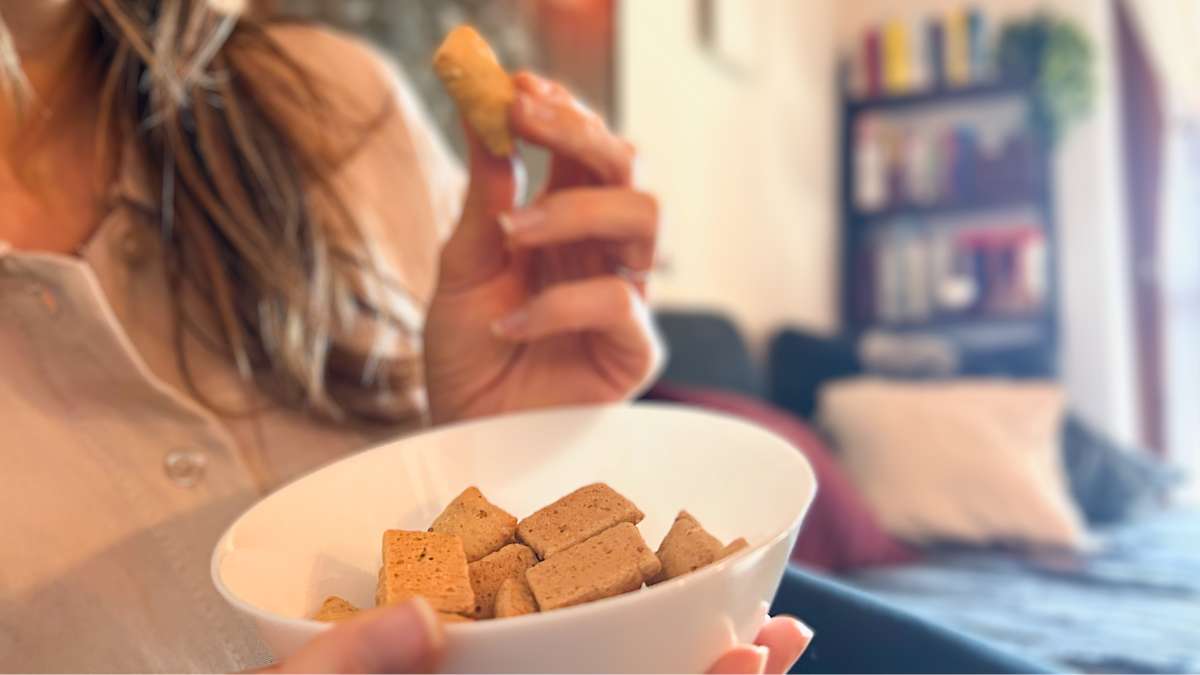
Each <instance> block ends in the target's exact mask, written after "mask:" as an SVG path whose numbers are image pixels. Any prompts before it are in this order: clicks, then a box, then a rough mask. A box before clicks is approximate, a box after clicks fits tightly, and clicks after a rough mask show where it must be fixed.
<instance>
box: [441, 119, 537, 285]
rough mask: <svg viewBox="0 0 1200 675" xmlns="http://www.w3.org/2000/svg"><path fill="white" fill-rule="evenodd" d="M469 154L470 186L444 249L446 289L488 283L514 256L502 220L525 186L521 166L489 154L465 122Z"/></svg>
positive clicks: (443, 270) (513, 160)
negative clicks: (456, 223) (507, 260)
mask: <svg viewBox="0 0 1200 675" xmlns="http://www.w3.org/2000/svg"><path fill="white" fill-rule="evenodd" d="M462 127H463V130H464V132H465V133H466V137H467V149H468V154H469V167H470V185H469V187H468V189H467V197H466V201H465V203H464V204H463V212H462V217H461V218H460V219H459V221H458V226H457V227H456V228H455V230H454V234H453V235H451V237H450V239H449V241H447V242H446V246H445V248H443V249H442V261H441V281H442V284H443V285H448V286H461V285H469V284H472V283H477V282H479V281H481V280H484V279H487V278H488V277H490V276H491V275H492V274H494V273H495V272H496V270H498V269H499V268H500V267H502V266H503V264H504V262H505V259H506V256H507V255H508V253H507V251H506V249H505V246H504V233H503V231H502V230H501V229H500V224H499V221H498V220H497V216H499V215H500V214H502V213H505V212H507V211H511V210H512V209H513V207H515V206H516V204H517V199H518V198H519V197H520V193H521V189H522V187H523V186H522V182H523V180H524V166H523V165H522V164H521V160H520V159H519V158H518V157H517V156H516V155H513V156H511V157H496V156H495V155H493V154H491V153H490V152H488V150H487V149H486V148H485V147H484V146H483V143H482V142H481V141H480V140H479V136H478V135H477V134H476V133H475V132H474V131H473V130H472V129H471V126H470V125H469V124H467V123H466V122H465V121H464V122H463V125H462Z"/></svg>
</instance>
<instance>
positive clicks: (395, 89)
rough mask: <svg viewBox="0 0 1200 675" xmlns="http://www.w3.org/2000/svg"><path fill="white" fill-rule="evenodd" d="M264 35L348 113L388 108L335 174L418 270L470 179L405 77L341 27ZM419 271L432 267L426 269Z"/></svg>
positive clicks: (303, 27) (322, 130)
mask: <svg viewBox="0 0 1200 675" xmlns="http://www.w3.org/2000/svg"><path fill="white" fill-rule="evenodd" d="M267 35H268V37H269V38H270V39H271V41H272V42H273V43H274V44H275V45H277V47H278V49H279V50H281V51H283V52H284V54H285V55H286V56H287V57H288V58H289V59H290V60H291V61H293V62H295V63H296V64H297V65H299V66H300V67H302V68H303V69H304V71H305V72H304V76H305V77H306V78H308V79H309V81H311V82H312V83H314V84H315V86H316V88H317V89H318V91H319V92H320V94H321V95H322V97H324V98H326V99H328V100H329V102H330V103H332V104H333V105H334V106H335V107H336V108H337V109H339V110H341V111H343V112H344V113H346V114H345V115H343V117H348V118H354V117H358V118H362V117H363V116H364V115H365V116H367V117H371V116H372V115H374V114H375V113H376V112H378V111H387V116H386V118H385V119H384V121H383V123H381V124H378V125H373V126H372V131H371V134H372V136H371V138H369V139H365V140H366V142H360V143H355V144H354V147H357V148H358V150H357V152H356V153H355V155H354V156H352V157H350V158H349V161H348V162H347V163H346V164H345V165H343V166H342V168H341V170H340V171H339V176H338V178H339V179H340V182H341V184H342V187H343V189H344V191H345V192H346V193H347V196H348V197H349V198H350V199H351V200H353V202H354V205H355V207H356V209H357V210H360V211H362V212H363V213H362V216H363V218H362V220H363V221H365V222H366V223H367V225H368V228H369V229H371V228H370V224H371V223H374V224H375V225H376V226H377V231H376V232H374V233H369V234H374V235H376V236H375V237H374V238H375V239H377V240H379V241H380V243H381V244H383V247H382V248H383V249H384V250H385V251H387V252H388V253H391V254H392V257H398V258H405V259H406V260H397V262H398V263H400V266H401V267H402V268H404V270H405V272H406V274H405V276H411V275H412V274H413V273H416V268H422V267H424V265H423V264H421V263H422V262H423V261H425V260H431V259H433V258H434V257H435V254H436V250H437V248H438V247H439V246H440V241H441V240H442V239H444V238H445V236H447V234H448V232H449V229H450V227H451V226H452V224H453V222H454V221H455V220H456V219H457V216H458V209H459V208H460V204H461V198H462V194H463V193H464V192H465V183H466V180H465V173H464V172H463V170H462V168H461V166H460V165H459V163H458V161H457V159H456V158H455V157H454V154H453V153H452V152H451V151H450V149H449V147H448V146H447V144H446V143H445V140H444V139H443V138H442V136H441V134H440V133H439V131H438V129H437V126H436V125H435V124H434V123H433V121H432V118H431V117H430V116H429V114H428V113H427V112H426V108H425V106H424V105H423V103H422V101H421V100H420V98H419V97H418V96H417V95H416V92H415V91H414V89H413V87H412V86H411V84H410V83H409V81H408V78H407V77H405V75H404V73H403V71H402V69H401V67H400V66H399V64H398V63H397V62H396V61H395V60H394V59H393V58H391V57H390V56H389V55H387V54H386V53H384V52H383V51H382V50H380V49H378V48H377V47H375V46H374V45H371V44H370V43H368V42H367V41H366V40H363V39H361V38H358V37H356V36H353V35H350V34H348V33H344V32H342V31H338V30H335V29H332V28H327V27H323V26H318V25H314V24H304V23H278V24H274V25H271V26H269V27H268V28H267ZM311 123H313V124H317V125H320V126H319V128H314V129H313V130H312V131H313V132H315V133H316V134H317V135H319V136H326V137H328V136H329V135H330V134H331V133H335V134H336V132H334V131H333V130H331V129H329V128H328V127H327V126H324V125H322V120H321V119H319V118H314V119H312V120H311ZM389 240H392V241H389ZM417 276H420V277H426V276H429V275H428V274H427V273H426V271H425V270H422V271H421V273H419V274H417ZM410 281H415V280H412V279H410ZM412 285H413V286H416V287H418V288H421V289H422V290H425V289H424V287H426V286H427V284H426V283H421V282H416V283H413V284H412Z"/></svg>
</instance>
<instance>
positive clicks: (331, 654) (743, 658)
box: [257, 598, 812, 675]
mask: <svg viewBox="0 0 1200 675" xmlns="http://www.w3.org/2000/svg"><path fill="white" fill-rule="evenodd" d="M811 639H812V632H811V631H809V630H808V628H806V627H805V626H804V624H802V623H800V622H799V621H796V620H795V619H791V618H787V617H776V618H774V619H770V620H768V621H767V623H765V624H764V625H763V628H762V630H761V631H759V633H758V638H757V639H756V640H755V641H754V645H752V646H751V645H746V646H741V647H736V648H734V649H733V650H731V651H730V652H729V653H727V654H725V655H724V656H722V657H721V658H720V659H718V660H717V663H716V664H714V665H713V667H712V669H711V670H710V671H709V672H710V673H747V674H749V675H753V674H756V673H770V674H780V673H785V672H787V670H788V669H789V668H790V667H791V665H792V664H793V663H795V662H796V659H798V658H800V654H802V653H803V652H804V649H805V648H806V647H807V646H808V643H809V640H811ZM444 642H445V638H444V636H443V633H442V627H441V623H440V622H439V621H438V620H437V617H436V616H435V615H434V613H433V610H432V609H430V608H429V605H428V604H427V603H426V602H425V601H424V600H422V599H420V598H417V599H415V600H411V601H409V602H406V603H403V604H400V605H396V606H394V607H387V608H382V609H373V610H370V611H367V612H364V613H362V614H361V615H360V616H357V617H355V618H353V619H351V620H349V621H346V622H344V623H340V624H338V625H336V626H334V627H333V628H332V629H330V630H329V631H326V632H324V633H322V634H321V635H319V636H317V637H316V638H314V639H313V641H312V642H310V643H308V644H307V645H305V646H304V647H303V648H302V649H300V651H298V652H296V653H295V654H293V655H291V656H290V657H288V658H286V659H284V660H283V661H280V662H279V663H276V664H275V665H273V666H270V667H268V668H264V669H262V670H260V671H257V672H259V673H429V672H433V671H434V670H436V669H437V665H438V663H439V661H440V660H441V655H442V647H443V644H444Z"/></svg>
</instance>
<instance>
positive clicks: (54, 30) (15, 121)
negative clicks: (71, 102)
mask: <svg viewBox="0 0 1200 675" xmlns="http://www.w3.org/2000/svg"><path fill="white" fill-rule="evenodd" d="M0 22H3V24H4V27H3V28H0V30H3V29H4V28H6V29H7V34H8V36H9V38H10V42H11V44H10V45H9V46H10V47H11V50H10V52H14V53H15V56H16V58H17V61H18V63H19V68H20V71H21V72H20V75H21V77H22V79H23V80H24V81H23V82H21V83H20V84H21V85H22V86H25V87H26V88H27V89H29V90H30V91H27V92H26V93H27V94H28V95H29V96H27V97H26V98H27V99H28V98H30V97H31V98H32V105H33V106H34V110H37V109H39V108H42V109H44V108H45V107H46V106H50V105H52V98H55V97H56V95H57V94H59V93H61V92H69V91H70V89H71V88H72V85H74V84H75V83H76V81H75V80H76V78H78V77H79V76H80V75H81V74H82V71H83V68H82V67H81V66H82V64H84V63H86V60H85V59H83V58H81V54H82V53H83V50H84V49H86V47H87V43H88V40H89V30H88V29H89V26H90V17H89V14H88V11H87V9H86V7H84V4H83V3H82V2H79V1H78V0H0ZM3 56H4V54H2V53H0V67H3V66H4V63H3ZM9 79H10V80H11V79H12V78H11V76H10V77H9ZM25 112H28V108H27V107H26V109H24V110H22V108H21V106H20V102H19V99H17V98H14V97H12V96H7V97H3V98H0V140H3V141H10V140H12V139H13V138H15V136H16V135H17V134H18V133H19V123H20V122H21V120H22V118H23V117H24V115H23V113H25Z"/></svg>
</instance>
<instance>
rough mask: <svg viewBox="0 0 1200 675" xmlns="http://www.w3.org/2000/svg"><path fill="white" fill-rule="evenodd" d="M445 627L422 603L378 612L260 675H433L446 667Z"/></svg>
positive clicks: (326, 635)
mask: <svg viewBox="0 0 1200 675" xmlns="http://www.w3.org/2000/svg"><path fill="white" fill-rule="evenodd" d="M444 643H445V637H444V634H443V633H442V626H441V622H440V621H438V619H437V615H435V614H434V612H433V610H432V609H431V608H430V607H429V603H427V602H425V600H423V599H421V598H415V599H413V600H410V601H408V602H405V603H402V604H399V605H395V606H392V607H384V608H379V609H372V610H369V611H366V612H363V613H362V614H360V615H358V616H356V617H354V618H353V619H350V620H348V621H345V622H342V623H339V624H337V625H336V626H334V627H333V628H331V629H329V630H328V631H325V632H324V633H321V634H320V635H318V636H317V637H315V638H313V640H312V642H309V643H308V644H306V645H304V647H302V648H301V649H300V650H299V651H297V652H296V653H295V654H292V655H291V656H289V657H288V658H286V659H284V660H282V661H280V662H279V663H276V664H275V665H273V666H269V667H267V668H263V669H262V670H259V671H255V672H258V673H432V672H434V671H435V670H437V666H438V663H439V662H440V661H441V656H442V646H443V644H444Z"/></svg>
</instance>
